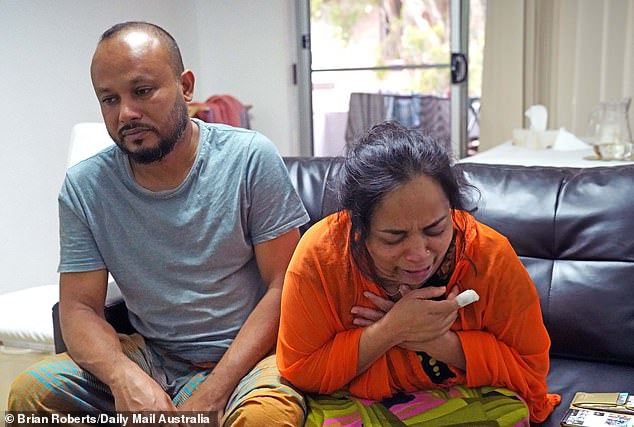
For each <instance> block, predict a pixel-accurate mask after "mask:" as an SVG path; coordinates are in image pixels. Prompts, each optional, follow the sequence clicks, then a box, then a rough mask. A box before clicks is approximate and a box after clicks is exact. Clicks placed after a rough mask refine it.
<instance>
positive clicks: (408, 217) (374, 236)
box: [366, 176, 453, 294]
mask: <svg viewBox="0 0 634 427" xmlns="http://www.w3.org/2000/svg"><path fill="white" fill-rule="evenodd" d="M452 237H453V223H452V221H451V211H450V207H449V200H447V197H446V196H445V193H444V192H443V190H442V188H441V187H440V185H439V184H438V183H437V182H436V181H434V180H433V179H431V178H430V177H428V176H418V177H416V178H414V179H412V180H411V181H409V182H408V183H406V184H404V185H402V186H401V187H399V188H397V189H395V190H393V191H392V192H390V193H388V194H387V195H386V196H385V197H384V198H383V200H381V201H380V202H379V204H378V205H377V207H376V210H375V212H374V215H373V216H372V219H371V221H370V232H369V235H368V238H367V240H366V248H367V250H368V253H369V254H370V257H371V259H372V261H373V263H374V268H375V269H376V272H377V274H378V275H379V278H381V279H382V280H383V282H384V283H383V286H384V287H385V289H386V291H387V292H388V293H389V294H393V293H396V292H397V291H398V287H399V285H401V284H404V285H407V286H409V287H410V288H412V289H417V288H419V287H421V286H422V285H423V284H424V283H425V282H426V281H427V280H428V279H429V278H430V277H431V276H432V275H433V274H434V272H435V271H436V269H437V268H438V267H439V266H440V264H441V263H442V261H443V259H444V256H445V253H446V252H447V250H448V248H449V245H450V244H451V239H452Z"/></svg>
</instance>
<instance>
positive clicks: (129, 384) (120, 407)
mask: <svg viewBox="0 0 634 427" xmlns="http://www.w3.org/2000/svg"><path fill="white" fill-rule="evenodd" d="M130 363H131V365H130V366H129V367H126V368H125V369H122V370H121V372H120V373H118V374H117V377H116V380H115V381H114V382H113V383H112V384H110V390H111V391H112V396H113V397H114V403H115V409H116V410H117V412H123V411H125V412H128V411H129V412H145V411H151V412H172V411H176V406H174V404H173V403H172V399H171V398H170V397H169V395H168V394H167V393H165V391H163V389H162V388H161V386H159V385H158V383H157V382H156V381H154V380H153V379H152V378H151V377H150V376H149V375H147V374H146V373H145V372H143V370H142V369H141V368H139V367H138V366H137V365H136V364H134V363H133V362H130Z"/></svg>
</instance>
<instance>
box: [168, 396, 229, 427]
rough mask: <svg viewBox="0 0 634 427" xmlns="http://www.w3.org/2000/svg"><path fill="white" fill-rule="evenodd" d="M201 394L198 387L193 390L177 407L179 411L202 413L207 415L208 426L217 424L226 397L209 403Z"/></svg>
mask: <svg viewBox="0 0 634 427" xmlns="http://www.w3.org/2000/svg"><path fill="white" fill-rule="evenodd" d="M203 396H204V392H203V391H201V390H200V388H199V389H197V390H195V391H194V393H193V394H192V395H191V397H190V398H189V399H187V400H186V401H185V402H184V403H183V404H181V405H180V406H179V407H178V410H179V411H180V412H196V413H204V414H205V415H206V416H208V417H209V421H210V424H209V425H210V426H212V427H215V426H219V425H220V421H221V420H222V417H223V415H224V408H225V405H226V403H227V398H225V399H223V401H221V402H220V401H217V402H216V403H214V404H209V402H208V401H206V399H204V397H203Z"/></svg>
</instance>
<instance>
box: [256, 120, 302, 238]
mask: <svg viewBox="0 0 634 427" xmlns="http://www.w3.org/2000/svg"><path fill="white" fill-rule="evenodd" d="M247 170H248V172H247V197H248V199H249V206H250V209H249V212H248V217H247V223H248V229H249V234H250V237H251V242H252V243H253V244H254V245H256V244H258V243H262V242H265V241H268V240H272V239H274V238H276V237H279V236H281V235H282V234H284V233H286V232H288V231H290V230H292V229H294V228H297V227H299V226H301V225H304V224H305V223H307V222H308V221H309V219H310V218H309V216H308V213H307V212H306V209H305V208H304V205H303V204H302V201H301V199H300V197H299V195H298V194H297V191H296V190H295V188H294V187H293V184H292V183H291V180H290V177H289V176H288V170H287V169H286V166H285V165H284V161H283V160H282V158H281V156H280V154H279V153H278V151H277V149H276V148H275V146H274V145H273V143H272V142H271V141H270V140H269V139H267V138H266V137H265V136H263V135H261V134H259V133H256V134H255V136H254V138H253V141H252V142H251V145H250V147H249V159H248V164H247Z"/></svg>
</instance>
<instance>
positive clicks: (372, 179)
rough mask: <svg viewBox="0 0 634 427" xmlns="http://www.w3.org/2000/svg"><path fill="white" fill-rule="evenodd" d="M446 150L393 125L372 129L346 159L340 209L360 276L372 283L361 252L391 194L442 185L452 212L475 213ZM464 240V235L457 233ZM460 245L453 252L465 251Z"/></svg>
mask: <svg viewBox="0 0 634 427" xmlns="http://www.w3.org/2000/svg"><path fill="white" fill-rule="evenodd" d="M452 165H453V162H452V156H451V153H450V152H449V150H448V149H447V148H446V145H445V144H443V143H441V142H439V141H437V140H436V139H434V138H433V137H431V136H429V135H426V134H423V133H422V132H420V131H418V130H415V129H408V128H407V127H405V126H403V125H401V124H399V123H396V122H384V123H381V124H378V125H376V126H374V127H373V128H372V129H371V130H370V132H369V133H367V134H366V135H365V136H363V137H362V138H361V139H360V140H359V141H358V142H357V143H356V144H355V145H354V146H352V147H351V149H350V150H349V151H348V153H347V155H346V159H345V161H344V163H343V166H342V168H341V170H340V172H339V175H338V179H337V187H338V188H337V193H338V196H339V203H340V207H341V208H342V209H344V210H346V211H347V212H348V214H349V216H350V219H351V222H352V227H351V229H350V252H351V255H352V258H353V259H354V261H355V262H356V264H357V265H358V267H359V268H360V270H361V271H362V273H363V274H365V275H366V276H368V277H370V278H376V275H375V272H374V268H373V266H372V263H371V262H370V259H369V254H368V253H367V250H366V248H365V242H366V239H367V237H368V234H369V231H370V221H371V219H372V216H373V215H374V212H375V210H376V207H377V205H378V203H379V202H380V201H381V200H382V199H383V198H384V197H385V196H386V195H387V194H388V193H390V192H391V191H393V190H395V189H397V188H398V187H400V186H402V185H404V184H406V183H408V182H409V181H411V180H412V179H414V178H416V177H419V176H422V175H424V176H428V177H430V178H432V179H434V180H435V181H436V182H438V184H440V186H441V188H442V189H443V192H444V193H445V196H446V197H447V200H449V206H450V207H451V209H453V210H463V211H469V212H470V211H473V210H475V209H469V208H468V206H467V203H468V200H469V198H468V197H467V192H468V190H469V189H472V188H474V187H473V186H471V185H470V184H468V183H467V182H466V180H465V178H464V176H463V174H462V173H461V172H460V171H458V170H457V169H455V168H453V167H452ZM457 232H458V233H460V234H462V235H463V236H464V230H462V229H458V230H457ZM460 241H461V242H463V244H462V245H461V247H459V248H457V251H458V253H462V252H463V251H464V239H460Z"/></svg>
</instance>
